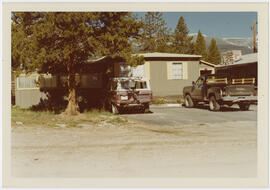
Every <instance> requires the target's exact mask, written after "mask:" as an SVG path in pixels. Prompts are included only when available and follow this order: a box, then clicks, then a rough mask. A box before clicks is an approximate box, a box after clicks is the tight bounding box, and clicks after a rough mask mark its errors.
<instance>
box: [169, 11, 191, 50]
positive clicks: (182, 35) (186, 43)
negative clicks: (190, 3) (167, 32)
mask: <svg viewBox="0 0 270 190" xmlns="http://www.w3.org/2000/svg"><path fill="white" fill-rule="evenodd" d="M188 33H189V30H188V28H187V25H186V24H185V21H184V18H183V17H182V16H181V17H180V18H179V20H178V24H177V26H176V28H175V30H174V40H173V44H172V46H173V51H174V52H175V53H184V54H186V53H192V39H193V37H192V36H189V35H188Z"/></svg>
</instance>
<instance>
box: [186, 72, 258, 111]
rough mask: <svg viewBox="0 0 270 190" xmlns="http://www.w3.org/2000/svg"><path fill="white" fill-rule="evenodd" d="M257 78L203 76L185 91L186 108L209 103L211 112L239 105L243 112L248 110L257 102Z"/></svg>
mask: <svg viewBox="0 0 270 190" xmlns="http://www.w3.org/2000/svg"><path fill="white" fill-rule="evenodd" d="M254 83H255V78H242V79H231V80H228V79H227V78H217V77H216V76H215V75H203V76H200V77H199V78H198V80H197V81H196V82H194V81H193V82H192V86H187V87H185V88H184V89H183V95H184V99H185V106H186V107H187V108H191V107H194V106H196V105H197V104H198V103H199V102H203V103H207V104H208V103H209V108H210V110H211V111H218V110H220V108H221V106H222V105H228V106H232V105H233V104H238V105H239V107H240V109H241V110H248V109H249V106H250V104H252V103H256V102H257V96H256V91H255V86H254Z"/></svg>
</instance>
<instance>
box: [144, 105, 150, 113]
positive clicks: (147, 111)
mask: <svg viewBox="0 0 270 190" xmlns="http://www.w3.org/2000/svg"><path fill="white" fill-rule="evenodd" d="M143 112H144V113H149V112H150V109H149V104H145V105H144V108H143Z"/></svg>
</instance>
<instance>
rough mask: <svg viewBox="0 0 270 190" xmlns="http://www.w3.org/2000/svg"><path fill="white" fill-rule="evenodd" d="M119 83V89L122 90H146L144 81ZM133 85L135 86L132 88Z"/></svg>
mask: <svg viewBox="0 0 270 190" xmlns="http://www.w3.org/2000/svg"><path fill="white" fill-rule="evenodd" d="M134 82H135V83H133V82H132V81H121V88H122V89H130V88H134V87H135V89H145V88H147V85H146V81H134ZM134 85H135V86H134Z"/></svg>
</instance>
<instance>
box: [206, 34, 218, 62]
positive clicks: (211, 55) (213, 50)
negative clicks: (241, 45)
mask: <svg viewBox="0 0 270 190" xmlns="http://www.w3.org/2000/svg"><path fill="white" fill-rule="evenodd" d="M220 59H221V56H220V52H219V50H218V47H217V43H216V40H215V39H214V38H212V39H211V42H210V46H209V48H208V56H207V60H206V61H208V62H210V63H213V64H219V63H220Z"/></svg>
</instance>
